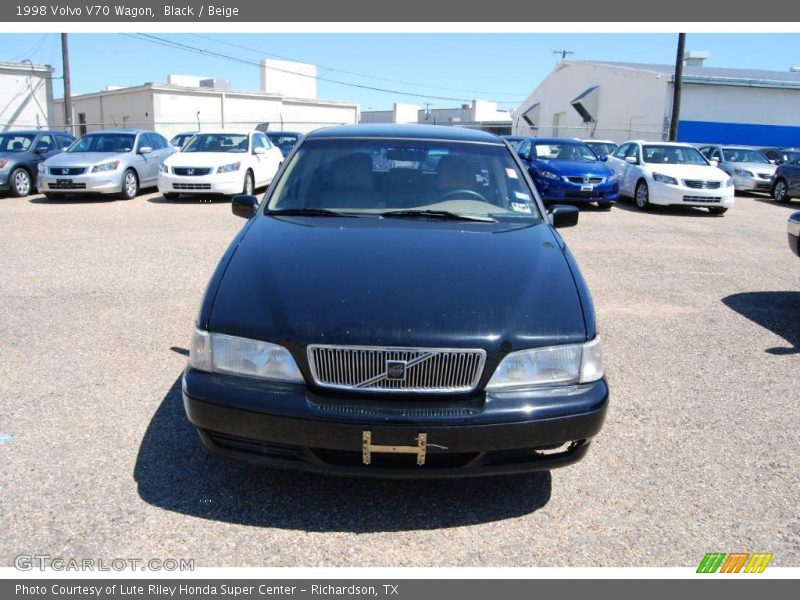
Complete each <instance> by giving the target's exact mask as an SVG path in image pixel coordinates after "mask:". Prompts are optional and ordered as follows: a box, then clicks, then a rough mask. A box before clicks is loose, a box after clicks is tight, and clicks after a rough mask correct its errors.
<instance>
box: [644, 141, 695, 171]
mask: <svg viewBox="0 0 800 600" xmlns="http://www.w3.org/2000/svg"><path fill="white" fill-rule="evenodd" d="M642 150H643V156H644V158H643V160H644V162H646V163H655V164H664V165H701V166H707V165H708V161H707V160H706V159H705V158H704V157H703V155H702V154H700V151H699V150H697V149H696V148H690V147H688V146H686V147H684V146H668V145H663V146H662V145H657V144H656V145H645V146H643V147H642Z"/></svg>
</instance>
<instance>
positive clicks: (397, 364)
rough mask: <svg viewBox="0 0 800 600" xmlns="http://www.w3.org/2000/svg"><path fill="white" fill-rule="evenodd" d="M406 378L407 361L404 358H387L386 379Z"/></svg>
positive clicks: (397, 379) (403, 379)
mask: <svg viewBox="0 0 800 600" xmlns="http://www.w3.org/2000/svg"><path fill="white" fill-rule="evenodd" d="M405 378H406V363H405V361H402V360H387V361H386V379H391V380H392V381H405Z"/></svg>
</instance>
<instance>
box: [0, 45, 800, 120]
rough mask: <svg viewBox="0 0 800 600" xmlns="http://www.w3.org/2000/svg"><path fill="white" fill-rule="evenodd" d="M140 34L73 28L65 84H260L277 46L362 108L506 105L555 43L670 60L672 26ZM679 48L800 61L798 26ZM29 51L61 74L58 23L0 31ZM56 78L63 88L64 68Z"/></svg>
mask: <svg viewBox="0 0 800 600" xmlns="http://www.w3.org/2000/svg"><path fill="white" fill-rule="evenodd" d="M145 35H149V36H156V37H157V38H159V39H153V38H152V37H151V38H149V39H143V38H142V37H141V35H139V34H123V33H109V34H94V33H86V34H81V33H71V34H70V35H69V49H70V62H71V71H72V93H73V94H81V93H87V92H95V91H99V90H101V89H103V88H104V87H105V86H106V85H107V84H113V85H123V86H128V85H140V84H142V83H145V82H164V81H166V78H167V75H168V74H170V73H179V74H184V75H202V76H207V77H214V78H220V79H229V80H230V82H231V88H232V89H235V90H257V89H258V87H259V71H258V67H257V63H258V61H259V60H260V59H261V58H282V59H290V60H298V61H302V62H310V63H314V64H316V65H318V67H319V70H318V75H319V77H321V78H323V79H324V80H320V81H318V84H317V95H318V97H320V98H325V99H330V100H346V101H355V102H358V103H359V104H360V105H361V109H362V110H370V109H389V108H391V106H392V103H393V102H409V103H413V104H419V105H424V104H425V103H426V102H429V103H430V106H431V108H446V107H454V106H458V105H459V104H461V103H464V102H469V101H470V100H472V99H480V100H496V101H498V102H500V107H501V108H509V109H513V108H515V107H516V106H518V105H519V104H520V103H521V102H522V101H523V100H524V99H525V98H526V97H527V96H528V95H529V94H530V93H531V92H532V91H533V90H534V88H535V87H536V86H537V85H538V83H539V82H541V81H542V79H543V78H544V77H545V76H546V75H547V73H548V72H549V71H550V70H551V69H552V68H553V66H554V65H555V63H556V58H555V56H554V51H561V50H567V51H569V52H572V53H573V54H571V55H570V58H573V59H579V60H617V61H632V62H651V63H673V62H674V60H675V50H676V43H677V34H624V33H623V34H588V33H575V34H553V35H551V34H542V33H527V34H320V33H315V34H274V33H270V34H244V33H242V34H224V35H223V34H214V33H196V34H189V33H179V34H170V33H152V34H151V33H147V34H145ZM176 43H177V44H181V45H183V46H188V47H190V48H189V49H186V48H182V47H177V46H175V44H176ZM200 50H203V51H206V52H201V51H200ZM686 50H706V51H708V52H709V53H710V58H709V60H707V61H706V65H707V66H714V67H739V68H756V69H771V70H777V71H786V70H788V69H789V67H791V66H793V65H800V34H770V35H763V34H698V33H691V34H688V35H687V40H686ZM209 51H210V52H215V53H218V54H224V55H226V56H227V57H228V58H221V57H217V56H212V55H210V54H209V53H208V52H209ZM25 59H28V60H31V61H33V62H34V63H44V64H51V65H53V66H54V67H55V69H56V72H55V76H56V77H60V76H61V75H62V69H61V42H60V36H59V34H57V33H49V34H37V33H29V34H0V60H25ZM339 82H344V83H349V84H353V85H344V84H343V83H339ZM53 83H54V86H53V90H54V94H55V96H56V97H61V96H62V95H63V87H62V80H61V79H56V80H55V81H54V82H53ZM358 86H361V87H358ZM364 86H366V87H375V88H382V89H383V90H389V91H378V90H371V89H366V87H364ZM401 92H402V93H401Z"/></svg>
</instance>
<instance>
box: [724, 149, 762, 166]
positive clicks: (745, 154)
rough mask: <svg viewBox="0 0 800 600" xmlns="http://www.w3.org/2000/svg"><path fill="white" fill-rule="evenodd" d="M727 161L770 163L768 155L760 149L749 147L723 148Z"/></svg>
mask: <svg viewBox="0 0 800 600" xmlns="http://www.w3.org/2000/svg"><path fill="white" fill-rule="evenodd" d="M722 152H723V153H724V154H725V160H726V161H727V162H750V163H769V161H768V160H767V157H766V156H764V155H763V154H761V152H759V151H758V150H751V149H749V148H723V149H722Z"/></svg>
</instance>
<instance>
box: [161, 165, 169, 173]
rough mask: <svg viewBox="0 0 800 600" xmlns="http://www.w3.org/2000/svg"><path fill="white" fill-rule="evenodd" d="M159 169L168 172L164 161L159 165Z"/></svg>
mask: <svg viewBox="0 0 800 600" xmlns="http://www.w3.org/2000/svg"><path fill="white" fill-rule="evenodd" d="M159 170H160V171H161V172H162V173H167V174H168V173H169V167H168V166H167V165H165V164H164V163H161V166H160V167H159Z"/></svg>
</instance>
